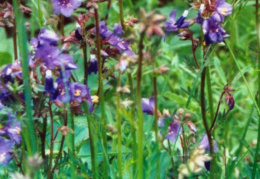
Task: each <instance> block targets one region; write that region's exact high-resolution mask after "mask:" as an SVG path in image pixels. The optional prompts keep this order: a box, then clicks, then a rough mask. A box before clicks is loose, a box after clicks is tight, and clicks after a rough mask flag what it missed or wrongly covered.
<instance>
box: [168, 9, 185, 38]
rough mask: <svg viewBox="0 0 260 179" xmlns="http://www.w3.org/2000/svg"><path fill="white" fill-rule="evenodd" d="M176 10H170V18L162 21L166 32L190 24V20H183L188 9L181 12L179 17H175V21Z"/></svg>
mask: <svg viewBox="0 0 260 179" xmlns="http://www.w3.org/2000/svg"><path fill="white" fill-rule="evenodd" d="M176 12H177V11H176V10H174V11H172V12H171V14H170V16H169V17H170V20H168V21H166V22H165V23H164V26H165V31H166V32H167V33H169V32H174V31H177V30H178V29H181V28H187V27H189V25H190V22H188V21H185V19H186V17H187V15H188V11H187V10H186V11H184V13H183V14H182V16H181V17H179V18H178V19H177V21H175V18H176Z"/></svg>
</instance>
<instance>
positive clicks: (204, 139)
mask: <svg viewBox="0 0 260 179" xmlns="http://www.w3.org/2000/svg"><path fill="white" fill-rule="evenodd" d="M198 147H199V148H202V149H204V150H206V151H207V152H209V140H208V136H207V135H206V134H203V136H202V139H201V141H200V143H199V146H198ZM213 148H214V152H218V146H217V142H216V141H215V140H213Z"/></svg>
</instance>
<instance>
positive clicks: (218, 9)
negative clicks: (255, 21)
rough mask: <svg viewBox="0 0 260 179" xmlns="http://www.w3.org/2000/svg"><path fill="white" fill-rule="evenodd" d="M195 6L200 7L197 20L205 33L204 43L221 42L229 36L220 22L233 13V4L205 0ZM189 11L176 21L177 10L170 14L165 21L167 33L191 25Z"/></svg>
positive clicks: (222, 0) (223, 1)
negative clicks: (188, 17)
mask: <svg viewBox="0 0 260 179" xmlns="http://www.w3.org/2000/svg"><path fill="white" fill-rule="evenodd" d="M194 7H195V8H197V9H199V11H198V15H197V18H196V22H197V23H198V24H200V25H201V27H202V29H203V33H204V44H205V45H209V44H213V43H217V42H218V43H221V42H223V39H224V38H227V37H229V35H228V34H227V33H226V31H225V30H224V29H223V27H222V26H221V24H220V23H222V22H223V21H224V17H226V16H228V15H230V14H231V13H232V9H233V7H232V5H231V4H228V3H226V2H225V0H216V1H212V2H211V1H203V2H202V3H201V4H200V3H198V2H197V3H195V5H194ZM187 15H188V11H187V10H186V11H184V13H183V15H182V16H181V17H180V18H178V20H177V21H175V18H176V10H174V11H172V12H171V14H170V16H169V17H170V20H168V21H166V22H165V23H164V25H165V31H166V33H169V32H175V31H178V30H179V29H183V28H187V27H189V25H191V22H192V20H190V21H189V20H185V19H186V17H187Z"/></svg>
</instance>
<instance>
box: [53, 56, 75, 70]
mask: <svg viewBox="0 0 260 179" xmlns="http://www.w3.org/2000/svg"><path fill="white" fill-rule="evenodd" d="M53 65H54V66H58V67H61V66H64V68H65V70H74V69H77V68H78V66H77V65H76V64H75V63H74V62H73V57H72V56H71V55H69V54H60V55H59V56H58V58H56V59H55V60H54V62H53Z"/></svg>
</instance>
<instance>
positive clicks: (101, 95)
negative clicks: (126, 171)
mask: <svg viewBox="0 0 260 179" xmlns="http://www.w3.org/2000/svg"><path fill="white" fill-rule="evenodd" d="M95 25H96V34H97V36H96V48H97V60H98V82H99V100H100V108H101V125H102V142H103V146H104V149H105V151H104V155H103V158H104V161H105V162H104V173H103V174H104V178H108V165H109V164H108V163H107V162H106V160H105V158H106V156H105V155H106V154H107V134H106V118H105V102H104V89H103V77H102V62H101V56H100V55H101V54H100V51H101V49H100V34H99V15H98V10H97V9H95Z"/></svg>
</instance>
